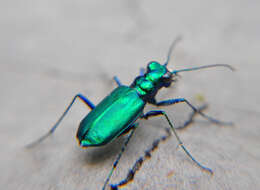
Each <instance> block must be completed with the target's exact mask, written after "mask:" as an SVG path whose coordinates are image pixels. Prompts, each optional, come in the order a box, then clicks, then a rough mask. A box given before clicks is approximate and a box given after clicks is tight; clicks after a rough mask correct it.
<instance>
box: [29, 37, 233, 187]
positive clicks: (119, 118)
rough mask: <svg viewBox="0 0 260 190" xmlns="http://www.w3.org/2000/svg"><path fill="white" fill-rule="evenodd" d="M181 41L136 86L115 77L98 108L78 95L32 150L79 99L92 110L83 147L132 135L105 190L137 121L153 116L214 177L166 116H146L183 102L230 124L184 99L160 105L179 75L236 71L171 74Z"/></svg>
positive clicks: (82, 133)
mask: <svg viewBox="0 0 260 190" xmlns="http://www.w3.org/2000/svg"><path fill="white" fill-rule="evenodd" d="M178 40H179V39H176V40H175V41H174V42H173V43H172V45H171V47H170V49H169V52H168V56H167V61H166V63H165V64H160V63H158V62H156V61H152V62H150V63H148V65H147V68H146V71H143V70H141V72H140V76H138V77H136V78H135V80H134V82H133V83H132V84H131V85H130V86H124V85H122V84H121V82H120V81H119V80H118V78H117V77H114V80H115V81H116V82H117V84H118V87H117V88H116V89H114V90H113V91H112V92H111V93H110V94H109V95H108V96H106V97H105V98H104V99H103V100H102V101H101V102H100V103H99V104H98V105H97V106H95V105H94V104H93V103H91V101H89V100H88V99H87V98H86V97H84V96H83V95H81V94H77V95H76V96H75V97H74V98H73V100H72V102H71V103H70V104H69V106H68V107H67V109H66V110H65V112H64V113H63V114H62V116H61V117H60V119H59V120H58V121H57V122H56V123H55V125H54V126H53V127H52V128H51V130H50V131H49V132H48V133H47V134H45V135H44V136H42V137H41V138H39V139H38V140H37V141H35V142H33V143H31V144H29V145H28V147H32V146H34V145H36V144H38V143H39V142H41V141H43V140H44V139H45V138H47V137H48V136H49V135H50V134H52V133H53V132H54V131H55V129H56V128H57V127H58V125H59V124H60V122H61V121H62V119H63V118H64V117H65V115H66V114H67V112H68V111H69V110H70V108H71V106H72V105H73V103H74V102H75V100H76V99H77V98H80V99H81V100H82V101H83V102H84V103H86V105H87V106H88V107H89V108H90V109H91V112H89V113H88V114H87V116H86V117H85V118H84V119H83V120H82V121H81V123H80V126H79V129H78V131H77V139H78V141H79V144H80V146H82V147H90V146H101V145H105V144H107V143H109V142H111V141H113V140H114V139H116V138H117V137H118V136H120V135H121V134H124V133H126V132H128V131H131V133H130V134H129V135H128V137H127V139H126V142H125V143H124V145H123V147H122V150H121V152H120V154H119V155H118V157H117V159H116V161H115V162H114V164H113V167H112V169H111V171H110V173H109V175H108V177H107V179H106V180H105V183H104V186H103V190H104V189H105V187H106V185H107V183H108V182H109V179H110V177H111V176H112V173H113V171H114V169H115V168H116V166H117V164H118V162H119V160H120V158H121V156H122V154H123V152H124V150H125V147H126V146H127V144H128V142H129V140H130V138H131V137H132V135H133V133H134V130H135V128H136V125H137V123H136V120H137V119H148V118H149V117H152V116H159V115H161V116H164V117H165V118H166V120H167V122H168V123H169V125H170V127H171V129H172V131H173V133H174V134H175V136H176V138H177V140H178V142H179V145H180V146H181V147H182V149H183V150H184V151H185V152H186V153H187V155H188V156H189V157H190V158H191V159H192V160H193V161H194V162H195V163H196V164H197V165H198V166H199V167H200V168H202V169H203V170H206V171H208V172H210V173H213V172H212V170H211V169H210V168H207V167H205V166H203V165H201V164H200V163H199V162H198V161H196V160H195V159H194V158H193V157H192V156H191V154H190V153H189V152H188V150H187V149H186V148H185V147H184V145H183V143H182V141H181V140H180V138H179V136H178V135H177V133H176V131H175V129H174V126H173V124H172V122H171V121H170V119H169V118H168V116H167V114H166V113H165V112H164V111H163V110H152V111H149V112H147V113H144V112H143V110H144V107H145V105H146V104H147V103H150V104H153V105H156V106H167V105H172V104H176V103H180V102H184V103H186V104H187V105H188V106H190V107H191V108H192V109H193V110H194V111H195V112H198V113H199V114H200V115H201V116H203V117H204V118H206V119H208V120H209V121H210V122H213V123H216V124H225V125H226V124H230V123H224V122H221V121H218V120H216V119H214V118H212V117H209V116H207V115H205V114H204V113H202V112H200V111H199V110H197V109H196V108H195V107H194V106H193V105H192V104H190V102H189V101H187V100H186V99H184V98H177V99H169V100H164V101H160V102H157V101H156V99H155V96H156V94H157V92H158V91H159V90H160V89H161V88H163V87H166V88H167V87H169V86H170V85H171V84H172V83H173V82H174V81H175V78H176V77H177V74H178V73H180V72H184V71H192V70H198V69H203V68H209V67H218V66H223V67H227V68H229V69H231V70H233V68H232V67H231V66H229V65H226V64H215V65H205V66H200V67H193V68H188V69H182V70H174V71H170V70H168V69H167V65H168V62H169V60H170V56H171V52H172V49H173V47H174V45H175V44H176V42H177V41H178Z"/></svg>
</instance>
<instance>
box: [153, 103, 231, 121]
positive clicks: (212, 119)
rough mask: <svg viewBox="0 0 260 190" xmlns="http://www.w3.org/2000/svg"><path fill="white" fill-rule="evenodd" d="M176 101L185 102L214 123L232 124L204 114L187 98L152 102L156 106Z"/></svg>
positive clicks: (167, 104)
mask: <svg viewBox="0 0 260 190" xmlns="http://www.w3.org/2000/svg"><path fill="white" fill-rule="evenodd" d="M177 103H186V104H187V105H188V106H190V108H191V109H192V110H193V111H195V112H198V114H200V115H201V116H202V117H204V118H205V119H207V120H209V121H210V122H212V123H215V124H217V125H233V123H232V122H223V121H219V120H217V119H215V118H213V117H210V116H208V115H206V114H204V113H203V112H201V111H200V110H199V109H197V108H196V107H195V106H193V105H192V104H191V103H190V102H189V101H188V100H186V99H185V98H177V99H169V100H163V101H160V102H155V103H153V104H155V105H156V106H169V105H173V104H177Z"/></svg>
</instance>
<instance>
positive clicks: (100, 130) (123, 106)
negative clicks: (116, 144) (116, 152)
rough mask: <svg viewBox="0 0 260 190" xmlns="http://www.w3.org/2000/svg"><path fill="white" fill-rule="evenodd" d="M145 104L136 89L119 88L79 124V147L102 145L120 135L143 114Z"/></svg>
mask: <svg viewBox="0 0 260 190" xmlns="http://www.w3.org/2000/svg"><path fill="white" fill-rule="evenodd" d="M144 106H145V102H144V101H143V100H142V99H141V98H140V97H139V95H138V93H137V91H136V89H133V88H130V87H127V86H119V87H118V88H116V89H115V90H114V91H112V93H111V94H110V95H108V96H107V97H106V98H105V99H103V100H102V101H101V102H100V103H99V104H98V105H97V106H96V107H95V108H94V109H93V110H92V111H91V112H90V113H89V114H88V115H87V116H86V117H85V118H84V119H83V120H82V121H81V123H80V126H79V129H78V132H77V138H78V140H79V142H80V145H81V146H83V147H87V146H100V145H104V144H106V143H108V142H110V141H112V140H113V139H115V138H116V137H118V136H119V135H120V134H122V133H123V132H124V131H125V130H126V129H127V128H128V127H129V126H130V125H131V124H133V123H134V122H135V121H136V119H138V117H139V116H140V115H141V114H142V113H143V108H144Z"/></svg>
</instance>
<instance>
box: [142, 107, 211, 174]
mask: <svg viewBox="0 0 260 190" xmlns="http://www.w3.org/2000/svg"><path fill="white" fill-rule="evenodd" d="M153 116H164V117H165V118H166V120H167V122H168V124H169V125H170V127H171V129H172V131H173V133H174V135H175V137H176V138H177V140H178V143H179V146H181V148H182V149H183V150H184V152H185V153H186V154H187V155H188V156H189V157H190V158H191V159H192V161H193V162H195V163H196V164H197V165H198V166H199V167H200V168H201V169H203V170H205V171H208V172H210V173H211V174H213V171H212V170H211V169H210V168H207V167H205V166H203V165H202V164H200V163H199V162H198V161H197V160H196V159H195V158H194V157H193V156H192V155H191V154H190V153H189V151H188V150H187V149H186V148H185V146H184V145H183V142H182V141H181V139H180V137H179V136H178V134H177V132H176V130H175V128H174V126H173V124H172V122H171V121H170V119H169V117H168V116H167V114H166V113H165V111H163V110H152V111H149V112H147V113H146V114H144V115H143V116H142V117H141V118H143V119H148V118H149V117H153Z"/></svg>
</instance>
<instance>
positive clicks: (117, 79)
mask: <svg viewBox="0 0 260 190" xmlns="http://www.w3.org/2000/svg"><path fill="white" fill-rule="evenodd" d="M113 79H114V80H115V81H116V84H117V85H118V86H122V83H121V82H120V80H119V78H118V77H117V76H114V77H113Z"/></svg>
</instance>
